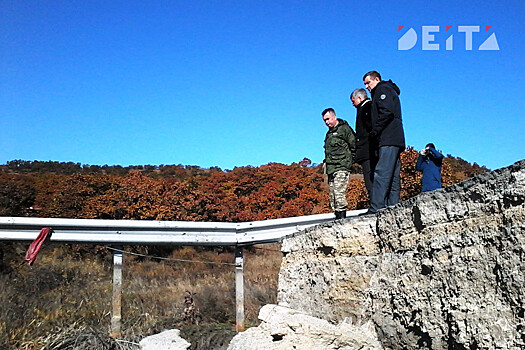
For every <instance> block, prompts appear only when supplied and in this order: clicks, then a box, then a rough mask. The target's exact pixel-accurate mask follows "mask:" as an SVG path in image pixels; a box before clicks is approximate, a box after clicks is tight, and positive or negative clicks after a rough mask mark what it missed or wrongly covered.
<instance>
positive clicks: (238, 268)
mask: <svg viewBox="0 0 525 350" xmlns="http://www.w3.org/2000/svg"><path fill="white" fill-rule="evenodd" d="M243 274H244V257H243V252H242V247H239V246H236V247H235V305H236V314H235V329H236V330H237V332H244V275H243Z"/></svg>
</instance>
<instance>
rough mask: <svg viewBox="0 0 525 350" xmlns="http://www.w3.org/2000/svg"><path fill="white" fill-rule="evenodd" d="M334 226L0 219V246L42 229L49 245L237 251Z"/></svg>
mask: <svg viewBox="0 0 525 350" xmlns="http://www.w3.org/2000/svg"><path fill="white" fill-rule="evenodd" d="M363 211H364V210H353V211H349V212H347V215H348V216H355V215H357V214H359V213H361V212H363ZM333 220H334V215H333V214H317V215H307V216H299V217H292V218H283V219H272V220H264V221H251V222H242V223H226V222H193V221H151V220H100V219H60V218H32V217H31V218H28V217H0V240H7V241H20V240H21V241H32V240H34V239H35V238H36V237H37V235H38V232H39V231H40V229H41V228H43V227H51V228H52V229H53V234H52V235H51V239H50V240H51V241H57V242H69V243H95V244H120V245H122V244H145V245H149V244H166V245H220V246H235V245H251V244H259V243H274V242H279V241H281V239H282V238H283V237H286V236H288V235H291V234H293V233H294V232H297V231H301V230H304V229H306V228H308V227H311V226H314V225H319V224H323V223H326V222H330V221H333Z"/></svg>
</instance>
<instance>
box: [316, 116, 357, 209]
mask: <svg viewBox="0 0 525 350" xmlns="http://www.w3.org/2000/svg"><path fill="white" fill-rule="evenodd" d="M321 115H322V117H323V120H324V122H325V124H326V126H327V127H328V131H327V133H326V137H325V139H324V152H325V160H324V163H325V169H326V174H327V175H328V186H329V187H330V206H331V207H332V210H333V211H334V212H335V218H336V219H343V218H345V217H346V208H347V206H348V202H347V201H346V188H347V186H348V179H349V177H350V167H351V166H352V163H353V157H354V155H355V133H354V130H352V128H351V127H350V125H348V123H347V122H346V121H345V120H343V119H338V118H337V116H336V115H335V111H334V109H333V108H327V109H325V110H324V111H323V112H322V113H321Z"/></svg>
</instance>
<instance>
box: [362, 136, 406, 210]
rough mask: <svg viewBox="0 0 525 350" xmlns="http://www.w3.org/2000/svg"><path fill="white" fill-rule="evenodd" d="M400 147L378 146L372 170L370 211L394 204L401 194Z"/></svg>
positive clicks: (397, 201)
mask: <svg viewBox="0 0 525 350" xmlns="http://www.w3.org/2000/svg"><path fill="white" fill-rule="evenodd" d="M400 154H401V148H400V147H397V146H382V147H379V159H378V162H377V165H376V167H375V171H374V180H373V181H374V182H373V185H372V200H371V203H370V211H372V212H376V211H377V210H379V209H381V208H386V207H388V206H392V205H396V204H397V203H399V197H400V196H401V178H400V171H401V160H400V158H399V155H400Z"/></svg>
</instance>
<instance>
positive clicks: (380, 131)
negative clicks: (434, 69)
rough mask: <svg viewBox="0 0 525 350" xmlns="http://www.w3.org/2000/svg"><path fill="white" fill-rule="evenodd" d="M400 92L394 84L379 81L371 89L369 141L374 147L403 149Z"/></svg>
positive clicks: (390, 81) (403, 137)
mask: <svg viewBox="0 0 525 350" xmlns="http://www.w3.org/2000/svg"><path fill="white" fill-rule="evenodd" d="M399 93H400V90H399V88H398V87H397V85H396V84H394V83H393V82H392V80H389V81H380V82H379V83H378V84H377V85H376V87H375V88H373V89H372V91H371V95H372V111H371V114H372V131H371V133H370V137H371V140H370V142H372V141H374V143H375V144H376V146H379V147H381V146H398V147H401V148H402V149H403V150H404V149H405V132H404V131H403V120H402V119H401V103H400V102H399Z"/></svg>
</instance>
